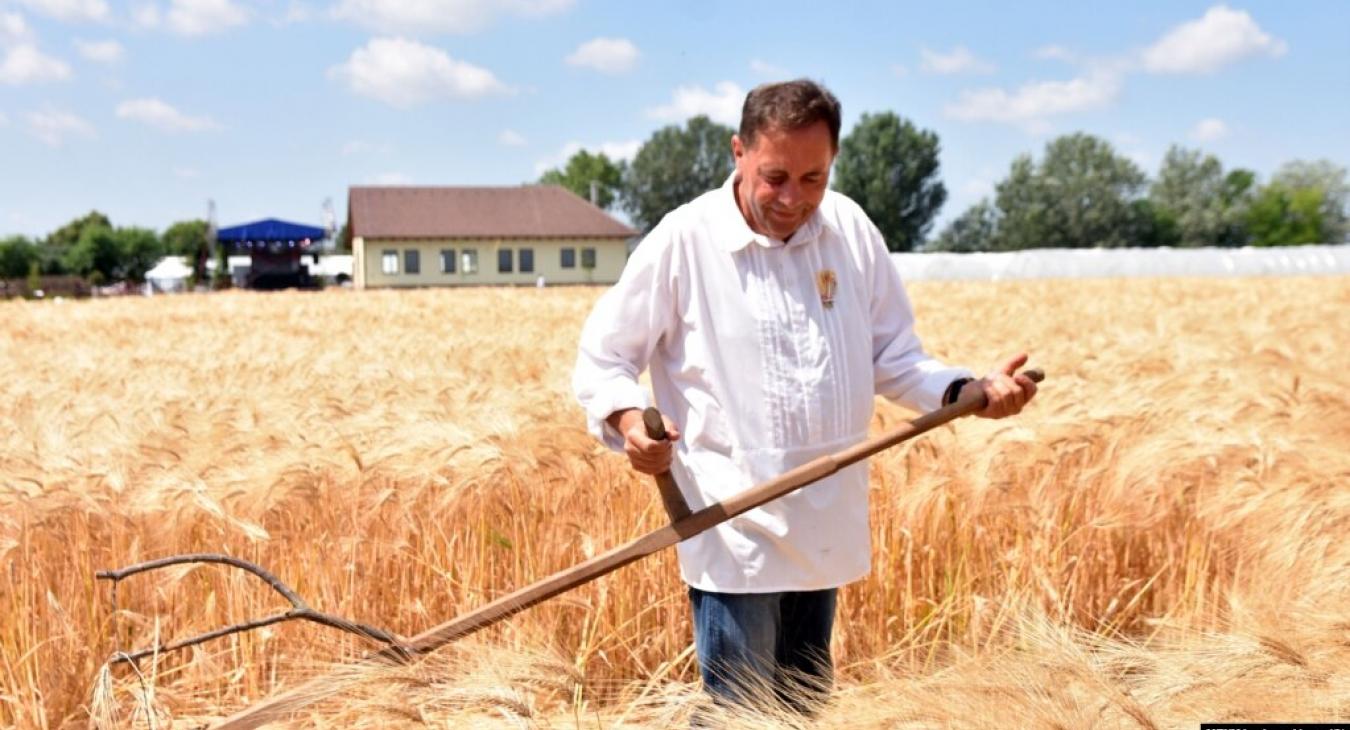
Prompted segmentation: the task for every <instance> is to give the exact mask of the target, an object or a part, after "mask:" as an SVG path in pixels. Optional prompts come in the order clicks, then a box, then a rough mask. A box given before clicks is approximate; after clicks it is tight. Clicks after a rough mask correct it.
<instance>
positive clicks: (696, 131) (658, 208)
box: [622, 115, 735, 232]
mask: <svg viewBox="0 0 1350 730" xmlns="http://www.w3.org/2000/svg"><path fill="white" fill-rule="evenodd" d="M732 134H733V132H732V130H731V128H730V127H726V126H723V125H721V124H717V123H715V122H713V121H712V120H710V119H708V117H706V116H703V115H699V116H696V117H693V118H691V119H690V120H689V121H688V122H687V123H686V124H685V127H684V129H681V128H680V127H678V126H676V125H671V126H668V127H664V128H662V129H658V130H657V131H656V132H655V133H654V134H652V136H651V138H650V139H648V140H647V141H646V142H645V143H644V144H643V145H642V148H641V149H639V150H638V153H637V156H636V157H634V158H633V162H632V164H630V165H628V167H627V168H626V169H625V170H624V172H623V196H622V198H623V207H624V210H626V211H628V215H629V216H630V217H631V218H632V219H633V222H634V223H636V224H637V225H638V227H639V228H641V229H642V230H643V231H644V232H645V231H649V230H651V229H652V228H653V227H655V226H656V224H657V223H659V222H660V221H661V218H663V217H665V215H666V213H669V212H670V211H672V210H674V209H676V208H678V207H679V206H681V205H683V204H685V203H687V202H688V201H690V200H693V199H694V198H696V197H698V196H699V195H701V194H703V193H705V192H707V191H709V190H712V189H714V188H716V187H718V186H720V185H721V184H722V183H723V182H725V181H726V179H727V176H729V175H730V174H731V171H732V169H733V168H734V167H735V164H734V162H733V161H732V158H731V136H732Z"/></svg>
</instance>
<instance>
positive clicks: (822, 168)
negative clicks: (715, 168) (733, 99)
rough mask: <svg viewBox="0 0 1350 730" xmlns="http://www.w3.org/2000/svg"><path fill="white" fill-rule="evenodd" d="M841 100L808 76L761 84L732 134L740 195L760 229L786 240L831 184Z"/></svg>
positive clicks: (747, 100) (751, 221) (743, 211)
mask: <svg viewBox="0 0 1350 730" xmlns="http://www.w3.org/2000/svg"><path fill="white" fill-rule="evenodd" d="M839 124H840V113H839V101H838V100H837V99H835V98H834V95H833V94H831V93H830V92H829V91H827V90H826V89H825V88H824V87H823V86H821V85H819V84H817V83H815V82H813V81H807V80H805V79H798V80H797V81H788V82H784V83H778V84H764V85H762V86H759V87H756V88H755V89H754V90H752V91H751V92H750V94H749V95H747V96H746V97H745V106H744V107H743V109H742V111H741V129H740V132H739V133H738V134H737V135H736V136H734V137H732V138H731V151H732V154H733V155H734V156H735V158H736V171H737V174H738V176H739V178H740V179H739V182H738V183H737V186H736V199H737V203H738V204H739V205H740V208H741V214H742V215H744V216H745V220H746V223H748V224H749V225H750V228H751V229H753V230H754V231H755V232H757V233H763V234H766V235H769V236H772V237H774V238H778V239H781V240H787V239H788V238H789V237H790V236H791V235H792V234H793V233H795V232H796V231H797V229H798V228H800V227H801V225H802V224H803V223H805V222H806V220H807V218H809V217H810V216H811V214H812V213H813V212H815V209H816V208H817V207H818V206H819V205H820V201H821V200H822V199H824V197H825V191H826V190H827V189H828V188H829V182H830V165H831V164H833V162H834V155H835V153H836V152H838V150H839Z"/></svg>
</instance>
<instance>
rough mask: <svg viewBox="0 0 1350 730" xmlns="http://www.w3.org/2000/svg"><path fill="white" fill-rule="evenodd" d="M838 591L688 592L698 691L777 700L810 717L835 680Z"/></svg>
mask: <svg viewBox="0 0 1350 730" xmlns="http://www.w3.org/2000/svg"><path fill="white" fill-rule="evenodd" d="M838 592H839V591H838V589H836V588H829V589H826V590H820V591H791V592H785V593H714V592H710V591H701V590H699V589H697V588H693V587H690V589H689V600H690V603H692V604H693V609H694V644H695V647H696V648H697V650H698V663H699V668H700V671H701V673H702V675H703V687H704V689H705V690H706V691H707V692H708V693H709V694H711V695H712V697H713V699H714V700H716V701H718V702H730V703H735V704H762V703H764V702H766V701H769V702H772V701H777V702H780V703H782V704H783V705H784V706H786V707H787V708H789V709H791V710H793V711H796V712H800V713H803V714H810V713H811V712H812V711H813V710H814V708H815V707H817V706H818V705H819V704H821V703H822V702H824V700H825V699H826V698H828V696H829V692H830V686H831V684H832V683H833V679H834V670H833V665H832V662H831V659H830V633H831V632H832V631H833V629H834V608H835V601H836V598H837V595H838Z"/></svg>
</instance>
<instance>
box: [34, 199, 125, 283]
mask: <svg viewBox="0 0 1350 730" xmlns="http://www.w3.org/2000/svg"><path fill="white" fill-rule="evenodd" d="M91 227H92V228H106V229H111V228H112V222H111V221H109V220H108V216H106V215H104V214H102V213H100V212H98V211H96V210H91V211H89V212H88V213H86V214H85V215H84V216H82V217H80V218H76V219H75V220H72V221H71V222H69V223H67V224H65V225H64V226H61V227H60V228H58V229H56V230H55V231H52V232H51V233H49V234H47V238H46V239H44V240H43V242H42V245H41V246H40V247H39V249H38V256H39V258H40V260H41V265H40V268H41V270H42V273H44V274H64V273H67V271H68V270H69V267H68V266H66V261H67V254H68V252H69V251H70V249H71V248H72V247H74V246H75V245H76V244H77V243H79V241H80V238H81V237H82V236H83V235H84V232H85V230H86V229H89V228H91Z"/></svg>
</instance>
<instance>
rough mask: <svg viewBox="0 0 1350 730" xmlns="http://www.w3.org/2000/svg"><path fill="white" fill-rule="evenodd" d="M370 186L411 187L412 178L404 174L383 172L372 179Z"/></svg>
mask: <svg viewBox="0 0 1350 730" xmlns="http://www.w3.org/2000/svg"><path fill="white" fill-rule="evenodd" d="M368 184H370V185H411V184H412V177H411V176H409V175H407V174H405V173H402V172H381V173H379V174H378V175H375V176H374V177H372V178H370V181H369V183H368Z"/></svg>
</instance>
